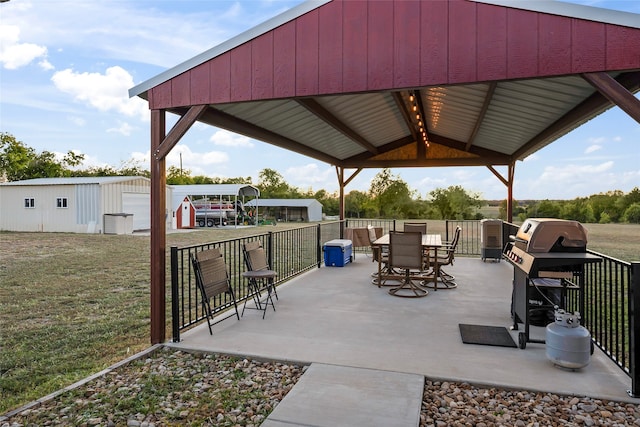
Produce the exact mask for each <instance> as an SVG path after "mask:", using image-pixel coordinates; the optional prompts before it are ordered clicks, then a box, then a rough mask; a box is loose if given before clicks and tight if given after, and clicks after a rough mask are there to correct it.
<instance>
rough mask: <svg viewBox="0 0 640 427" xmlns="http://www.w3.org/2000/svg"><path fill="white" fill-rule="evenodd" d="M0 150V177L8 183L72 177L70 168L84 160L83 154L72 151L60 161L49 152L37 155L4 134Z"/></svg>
mask: <svg viewBox="0 0 640 427" xmlns="http://www.w3.org/2000/svg"><path fill="white" fill-rule="evenodd" d="M0 149H1V150H2V151H1V152H0V175H3V176H4V177H5V178H6V179H7V180H9V181H19V180H23V179H32V178H51V177H63V176H72V174H73V171H71V169H70V168H71V167H75V166H78V165H80V164H81V163H82V161H83V160H84V155H83V154H76V153H74V152H73V151H68V152H67V154H65V155H64V156H63V158H62V160H58V159H57V158H56V155H55V154H54V153H52V152H50V151H43V152H41V153H37V152H36V151H35V150H34V149H33V148H31V147H28V146H26V145H25V144H24V143H23V142H22V141H18V140H17V139H16V138H15V137H14V136H13V135H11V134H9V133H6V132H3V133H0Z"/></svg>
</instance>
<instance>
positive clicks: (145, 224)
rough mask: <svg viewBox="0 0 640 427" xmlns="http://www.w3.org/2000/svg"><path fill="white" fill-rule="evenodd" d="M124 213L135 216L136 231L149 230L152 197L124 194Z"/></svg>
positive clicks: (146, 194)
mask: <svg viewBox="0 0 640 427" xmlns="http://www.w3.org/2000/svg"><path fill="white" fill-rule="evenodd" d="M122 212H123V213H128V214H133V229H134V230H149V229H150V228H151V195H150V194H149V193H122Z"/></svg>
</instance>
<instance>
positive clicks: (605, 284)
mask: <svg viewBox="0 0 640 427" xmlns="http://www.w3.org/2000/svg"><path fill="white" fill-rule="evenodd" d="M587 252H589V253H591V254H594V255H597V256H599V257H601V258H602V262H601V263H591V264H586V265H585V266H584V273H583V274H584V283H585V288H584V290H583V297H584V309H583V311H582V313H581V317H582V325H583V326H584V327H586V328H587V329H588V330H589V332H590V333H591V339H592V340H593V342H594V344H595V345H596V346H597V347H599V348H600V349H601V350H602V351H603V352H604V354H606V355H607V356H608V357H609V358H610V359H611V360H612V361H613V362H615V363H616V365H617V366H618V367H620V369H622V370H623V371H624V372H625V373H626V374H627V375H629V376H630V377H631V379H632V387H631V390H629V394H630V395H631V396H633V397H640V372H639V371H638V369H639V368H640V363H639V359H638V358H639V357H640V354H638V351H637V349H638V347H637V345H638V342H639V340H640V330H639V328H640V324H638V321H640V312H638V310H639V309H640V305H639V304H640V263H638V262H636V263H629V262H625V261H621V260H618V259H615V258H611V257H608V256H606V255H604V254H601V253H598V252H593V251H587ZM577 307H579V305H576V306H575V307H573V308H572V310H574V311H577V310H578V308H577Z"/></svg>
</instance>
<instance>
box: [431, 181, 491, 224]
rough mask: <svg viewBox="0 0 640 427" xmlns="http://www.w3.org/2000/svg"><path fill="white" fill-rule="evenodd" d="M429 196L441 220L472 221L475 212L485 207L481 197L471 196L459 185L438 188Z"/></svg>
mask: <svg viewBox="0 0 640 427" xmlns="http://www.w3.org/2000/svg"><path fill="white" fill-rule="evenodd" d="M429 195H430V196H431V203H432V205H433V206H434V208H435V209H436V210H437V211H438V213H439V214H440V218H441V219H472V218H474V217H475V210H476V209H478V208H480V207H482V205H483V201H482V200H481V199H480V195H478V194H469V193H467V192H466V190H465V189H464V188H462V187H461V186H459V185H452V186H450V187H449V188H447V189H443V188H436V189H435V190H433V191H431V192H430V193H429Z"/></svg>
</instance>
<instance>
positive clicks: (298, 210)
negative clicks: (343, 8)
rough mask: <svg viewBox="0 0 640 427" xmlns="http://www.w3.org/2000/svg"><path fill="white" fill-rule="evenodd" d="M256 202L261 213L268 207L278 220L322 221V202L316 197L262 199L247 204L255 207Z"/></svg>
mask: <svg viewBox="0 0 640 427" xmlns="http://www.w3.org/2000/svg"><path fill="white" fill-rule="evenodd" d="M256 203H257V205H258V214H259V215H260V214H262V213H263V212H264V210H265V208H268V211H269V212H270V213H272V214H273V216H275V219H276V220H278V221H322V203H320V202H319V201H317V200H316V199H260V200H251V201H250V202H247V204H246V206H247V207H248V208H250V207H252V208H255V207H256ZM270 216H271V215H270Z"/></svg>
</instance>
